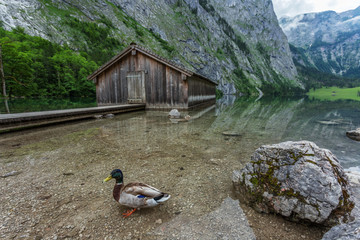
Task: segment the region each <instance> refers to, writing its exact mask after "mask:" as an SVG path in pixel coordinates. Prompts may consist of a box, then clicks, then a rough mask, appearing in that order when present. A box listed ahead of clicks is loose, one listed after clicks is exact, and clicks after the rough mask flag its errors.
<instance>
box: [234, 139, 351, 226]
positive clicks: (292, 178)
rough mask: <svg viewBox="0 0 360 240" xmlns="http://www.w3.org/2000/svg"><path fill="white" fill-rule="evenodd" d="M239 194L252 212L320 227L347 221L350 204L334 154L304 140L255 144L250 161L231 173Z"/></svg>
mask: <svg viewBox="0 0 360 240" xmlns="http://www.w3.org/2000/svg"><path fill="white" fill-rule="evenodd" d="M233 183H234V186H235V188H236V190H237V191H238V192H240V194H239V196H240V197H241V198H243V200H245V201H247V202H248V203H249V204H250V205H251V206H253V207H254V208H255V209H256V210H257V211H260V212H266V213H270V212H274V213H277V214H280V215H283V216H285V217H288V218H289V219H290V220H294V221H298V220H304V221H309V222H314V223H318V224H323V225H335V224H338V223H340V222H343V221H348V219H349V218H350V212H351V210H352V209H353V208H354V202H353V201H352V198H351V196H350V192H351V191H350V184H349V182H348V178H347V176H346V175H345V173H344V171H343V168H342V167H341V166H340V164H339V161H338V160H337V158H336V157H335V156H334V155H333V154H332V153H331V152H330V151H329V150H327V149H321V148H319V147H318V146H317V145H316V144H315V143H312V142H308V141H300V142H283V143H280V144H274V145H265V146H262V147H260V148H258V149H257V150H256V151H255V153H254V155H253V156H252V161H251V162H250V163H248V164H246V166H245V168H244V169H242V170H241V171H234V173H233Z"/></svg>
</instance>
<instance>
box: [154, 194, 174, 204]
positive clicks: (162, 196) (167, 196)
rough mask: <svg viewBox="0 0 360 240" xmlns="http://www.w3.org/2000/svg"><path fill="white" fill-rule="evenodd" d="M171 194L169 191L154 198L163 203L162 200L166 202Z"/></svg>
mask: <svg viewBox="0 0 360 240" xmlns="http://www.w3.org/2000/svg"><path fill="white" fill-rule="evenodd" d="M170 197H171V196H170V195H169V194H167V193H164V194H161V195H160V196H158V197H154V200H155V201H156V202H158V203H161V202H165V201H166V200H168V199H169V198H170Z"/></svg>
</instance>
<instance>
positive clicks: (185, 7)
mask: <svg viewBox="0 0 360 240" xmlns="http://www.w3.org/2000/svg"><path fill="white" fill-rule="evenodd" d="M0 20H1V21H2V22H3V26H4V27H5V28H6V29H11V28H14V27H15V26H21V27H23V28H25V31H26V32H27V33H29V34H31V35H37V36H41V37H43V38H46V39H49V40H51V41H53V42H57V43H60V44H67V45H69V46H71V48H73V49H75V50H79V51H87V52H90V53H91V54H93V55H94V56H96V55H98V56H99V59H98V61H97V62H98V64H101V63H103V62H104V61H106V60H107V59H108V58H109V56H106V55H104V54H101V52H102V50H103V49H102V47H101V45H102V42H101V39H102V34H103V35H104V34H105V33H106V34H109V35H110V36H111V37H112V39H113V40H114V46H115V48H114V50H113V54H116V53H117V52H119V51H120V50H121V48H123V47H125V46H126V45H128V44H129V43H130V42H132V41H135V42H137V43H138V44H140V45H143V46H145V47H147V48H149V49H151V50H153V51H155V52H156V53H158V54H159V55H161V56H164V57H166V58H169V59H171V60H173V61H175V62H176V63H178V64H181V65H183V66H184V67H186V68H189V69H190V70H193V71H196V72H199V73H201V74H203V75H206V76H208V77H209V78H212V79H214V80H216V81H218V82H219V88H220V89H221V90H222V91H223V92H225V93H235V92H242V93H254V92H257V90H256V88H257V87H258V88H260V89H261V88H262V89H264V86H266V87H269V86H271V87H272V88H275V89H277V88H279V89H282V88H302V84H301V83H299V82H298V80H297V71H296V68H295V66H294V64H293V61H292V58H291V53H290V50H289V47H288V43H287V40H286V37H285V35H284V34H283V32H282V30H281V29H280V27H279V25H278V22H277V19H276V16H275V14H274V11H273V6H272V2H271V0H258V1H252V0H225V1H224V0H136V1H134V0H109V1H106V0H98V1H95V0H73V1H68V0H62V1H49V0H22V1H21V0H10V1H4V0H0ZM94 23H95V24H94ZM106 31H110V32H109V33H108V32H106ZM94 41H95V44H94ZM105 58H106V59H105Z"/></svg>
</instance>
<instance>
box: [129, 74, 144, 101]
mask: <svg viewBox="0 0 360 240" xmlns="http://www.w3.org/2000/svg"><path fill="white" fill-rule="evenodd" d="M126 80H127V83H128V103H145V99H146V98H145V72H144V71H135V72H129V73H128V74H127V75H126Z"/></svg>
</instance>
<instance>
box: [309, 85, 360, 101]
mask: <svg viewBox="0 0 360 240" xmlns="http://www.w3.org/2000/svg"><path fill="white" fill-rule="evenodd" d="M306 95H308V96H309V98H315V99H319V100H326V101H336V100H355V101H360V87H356V88H339V87H323V88H320V89H315V90H314V89H311V90H310V91H309V92H307V93H306Z"/></svg>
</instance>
